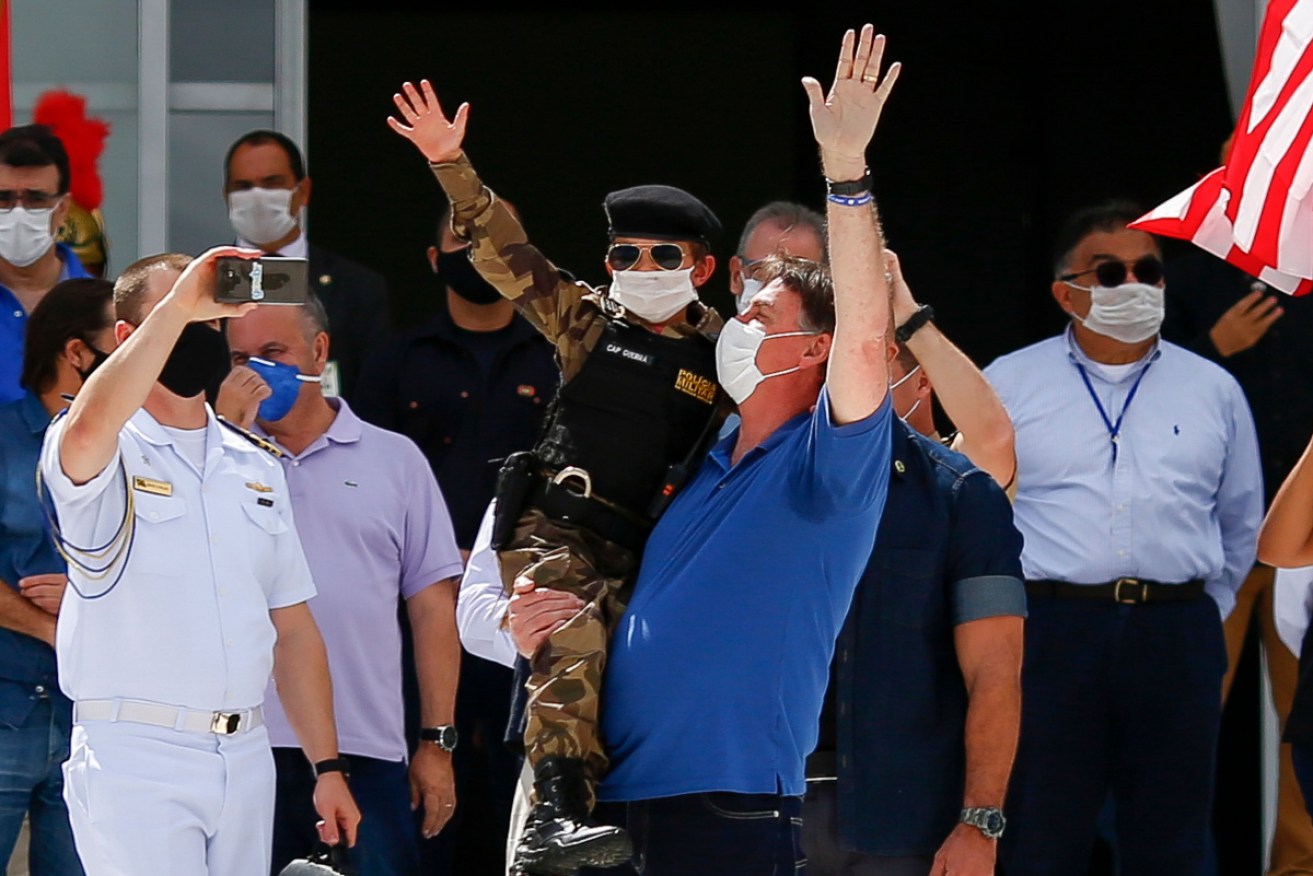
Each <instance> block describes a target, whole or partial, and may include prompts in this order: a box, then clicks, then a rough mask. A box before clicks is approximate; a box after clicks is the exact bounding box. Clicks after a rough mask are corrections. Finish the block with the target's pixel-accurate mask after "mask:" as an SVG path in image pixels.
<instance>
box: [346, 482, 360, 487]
mask: <svg viewBox="0 0 1313 876" xmlns="http://www.w3.org/2000/svg"><path fill="white" fill-rule="evenodd" d="M342 483H344V484H346V485H347V486H348V487H358V486H360V484H358V483H356V482H355V481H343V482H342Z"/></svg>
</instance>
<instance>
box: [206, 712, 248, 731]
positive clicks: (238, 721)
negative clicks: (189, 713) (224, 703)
mask: <svg viewBox="0 0 1313 876" xmlns="http://www.w3.org/2000/svg"><path fill="white" fill-rule="evenodd" d="M241 726H242V716H241V714H239V713H238V712H215V713H214V717H213V718H211V719H210V732H211V733H217V734H218V735H220V736H231V735H233V734H234V733H236V732H237V731H238V730H240V729H241Z"/></svg>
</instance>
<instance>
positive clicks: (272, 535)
mask: <svg viewBox="0 0 1313 876" xmlns="http://www.w3.org/2000/svg"><path fill="white" fill-rule="evenodd" d="M241 504H242V513H243V514H245V515H246V519H247V520H248V521H249V522H250V523H251V524H253V525H251V526H248V527H247V535H246V543H247V545H248V549H247V552H246V555H247V557H248V559H249V562H250V563H251V573H252V576H253V577H254V578H255V579H259V580H263V578H264V577H265V576H266V575H267V574H268V572H269V570H271V569H276V568H277V554H278V537H279V536H280V535H282V534H283V533H285V532H287V531H288V530H289V529H290V528H291V527H289V526H288V525H287V521H286V520H285V519H284V518H283V515H282V514H280V513H278V509H277V508H275V507H272V506H266V505H260V504H257V503H255V502H242V503H241ZM262 573H264V574H262Z"/></svg>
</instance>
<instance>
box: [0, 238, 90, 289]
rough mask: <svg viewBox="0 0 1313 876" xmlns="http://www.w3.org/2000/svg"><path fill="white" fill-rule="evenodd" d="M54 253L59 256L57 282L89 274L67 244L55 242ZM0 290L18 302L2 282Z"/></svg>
mask: <svg viewBox="0 0 1313 876" xmlns="http://www.w3.org/2000/svg"><path fill="white" fill-rule="evenodd" d="M55 255H56V256H57V257H58V258H59V263H60V268H59V280H58V281H57V282H60V283H62V282H64V281H65V280H74V279H77V278H79V277H86V276H89V275H88V274H87V269H86V268H84V267H82V262H81V261H79V260H78V257H77V253H75V252H73V250H72V249H71V248H70V247H69V245H68V244H66V243H56V244H55ZM0 290H3V291H4V293H5V294H6V295H8V296H10V297H11V298H13V299H14V302H15V303H17V302H18V296H16V295H14V293H13V292H12V291H11V290H10V289H9V287H8V286H6V285H5V284H4V283H0Z"/></svg>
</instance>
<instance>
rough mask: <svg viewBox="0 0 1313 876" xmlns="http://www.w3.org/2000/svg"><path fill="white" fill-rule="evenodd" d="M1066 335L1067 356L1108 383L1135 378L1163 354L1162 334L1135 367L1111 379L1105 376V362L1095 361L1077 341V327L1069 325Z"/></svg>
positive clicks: (1155, 339)
mask: <svg viewBox="0 0 1313 876" xmlns="http://www.w3.org/2000/svg"><path fill="white" fill-rule="evenodd" d="M1064 337H1065V338H1066V342H1067V358H1068V359H1070V360H1071V361H1072V362H1074V363H1076V364H1077V365H1081V366H1083V367H1084V368H1085V370H1086V371H1087V372H1090V373H1092V374H1094V375H1096V376H1098V377H1099V378H1100V379H1102V380H1104V381H1105V382H1107V383H1122V382H1124V381H1127V380H1130V379H1132V378H1134V377H1135V376H1136V375H1138V374H1140V373H1141V372H1142V371H1144V369H1145V368H1147V367H1149V364H1150V363H1151V362H1157V361H1158V359H1159V357H1161V356H1162V354H1163V347H1162V336H1161V335H1159V336H1158V337H1155V338H1154V341H1153V346H1152V347H1150V348H1149V352H1147V353H1145V354H1144V356H1143V357H1141V358H1140V359H1139V360H1138V361H1137V362H1136V363H1135V367H1134V368H1130V369H1127V371H1126V373H1125V374H1123V375H1122V376H1121V377H1120V378H1118V379H1116V380H1111V379H1109V378H1107V377H1105V376H1104V371H1103V368H1104V365H1103V363H1100V362H1095V361H1094V360H1093V359H1091V358H1090V357H1089V356H1087V355H1086V354H1085V351H1084V350H1082V349H1081V346H1080V344H1078V343H1076V329H1075V327H1074V326H1071V325H1068V326H1067V331H1066V332H1065V334H1064Z"/></svg>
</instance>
